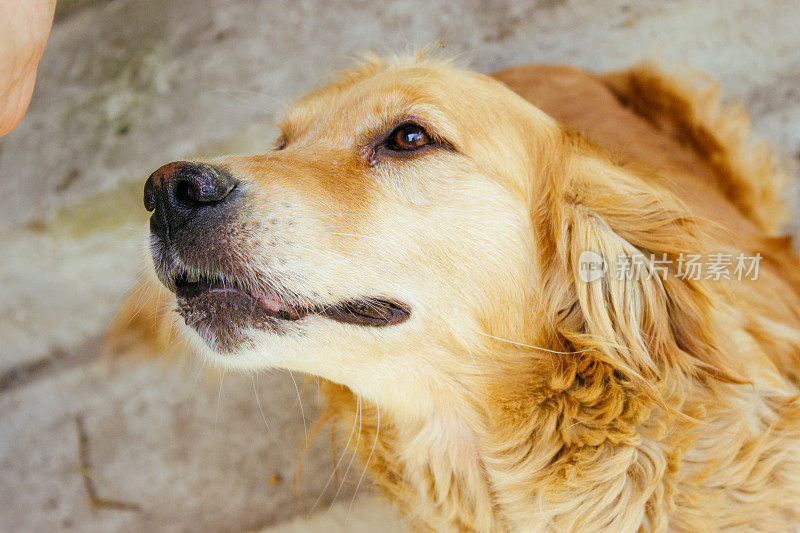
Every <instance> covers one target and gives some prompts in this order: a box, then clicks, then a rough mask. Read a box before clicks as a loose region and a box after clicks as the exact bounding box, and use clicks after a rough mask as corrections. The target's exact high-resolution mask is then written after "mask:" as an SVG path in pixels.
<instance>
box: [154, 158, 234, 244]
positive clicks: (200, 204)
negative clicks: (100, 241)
mask: <svg viewBox="0 0 800 533" xmlns="http://www.w3.org/2000/svg"><path fill="white" fill-rule="evenodd" d="M235 186H236V181H235V180H234V179H233V178H232V177H231V176H230V175H229V174H228V173H227V172H225V171H224V170H222V169H219V168H216V167H213V166H211V165H206V164H205V163H192V162H188V161H176V162H174V163H168V164H166V165H164V166H163V167H161V168H159V169H158V170H156V171H155V172H153V173H152V174H151V175H150V177H149V178H147V181H146V182H145V184H144V207H145V209H147V210H148V211H152V212H153V216H152V217H150V231H151V232H153V233H155V234H157V235H159V236H160V237H162V238H163V239H164V240H165V241H167V242H169V240H170V238H171V234H172V233H173V232H174V231H175V230H177V229H179V228H180V227H181V226H183V225H184V224H186V222H188V221H189V220H191V219H193V218H195V217H197V216H199V215H201V214H202V213H204V212H206V211H208V210H209V208H211V207H215V206H219V205H220V204H223V203H225V201H226V199H228V198H229V194H230V192H231V191H232V190H233V188H234V187H235Z"/></svg>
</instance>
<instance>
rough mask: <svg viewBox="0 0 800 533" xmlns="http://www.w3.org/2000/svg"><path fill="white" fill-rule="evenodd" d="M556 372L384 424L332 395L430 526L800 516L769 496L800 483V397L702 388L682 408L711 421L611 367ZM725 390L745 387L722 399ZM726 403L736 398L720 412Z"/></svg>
mask: <svg viewBox="0 0 800 533" xmlns="http://www.w3.org/2000/svg"><path fill="white" fill-rule="evenodd" d="M546 364H548V365H552V368H553V370H554V372H553V373H552V374H551V376H550V377H549V378H548V379H546V380H536V379H526V380H522V381H519V380H518V381H516V383H515V386H513V387H509V388H508V389H506V390H505V391H501V390H498V391H497V393H498V396H499V395H505V397H503V398H501V397H496V398H494V400H493V405H492V407H491V408H488V407H486V406H485V405H481V404H479V403H477V402H475V401H474V400H472V401H470V400H469V398H470V397H471V395H470V394H469V393H468V391H466V390H464V391H463V395H461V397H460V398H459V397H457V396H454V397H453V398H452V400H453V409H452V410H450V411H442V412H429V413H428V414H427V415H426V416H419V417H418V418H417V419H416V420H409V419H408V418H407V416H406V415H405V414H399V415H397V414H395V412H394V411H393V409H392V408H390V407H388V406H385V407H382V408H381V410H380V414H379V413H378V409H377V407H376V406H375V405H374V404H369V403H368V402H366V401H365V400H363V399H362V400H361V407H360V413H357V411H356V407H355V406H356V402H355V397H354V396H353V395H352V393H350V392H349V390H347V389H345V388H342V387H339V386H336V385H333V384H328V387H327V390H328V395H329V398H331V399H334V398H335V400H334V401H332V402H331V404H330V405H335V406H336V409H337V412H336V413H335V414H336V415H337V419H338V422H339V424H340V429H341V430H342V431H345V432H349V431H350V430H351V429H352V428H353V427H354V426H355V425H356V424H357V425H358V427H359V428H360V432H361V434H360V438H359V439H358V446H357V447H356V452H357V453H358V454H359V455H360V458H361V459H362V461H364V462H368V468H369V470H370V472H371V473H372V476H373V479H374V480H375V482H376V483H377V485H378V486H379V487H380V488H381V489H382V490H383V491H384V492H385V493H387V495H389V496H390V497H391V498H392V499H393V500H394V501H395V503H396V504H397V505H399V507H400V508H401V510H402V511H403V513H404V514H405V515H406V516H407V517H408V518H409V519H410V520H411V521H412V524H413V525H415V526H416V527H418V528H420V529H423V530H432V531H603V530H613V531H636V530H638V529H640V528H643V529H644V530H655V531H659V530H666V529H672V530H678V531H680V530H685V531H696V530H712V529H716V528H718V527H720V525H726V524H727V525H731V526H736V525H739V526H742V524H737V523H732V522H730V520H731V516H730V515H729V513H728V512H726V509H730V508H731V506H736V507H737V509H738V511H737V514H736V518H737V519H739V520H741V519H742V517H743V516H744V517H747V516H749V520H748V521H747V522H746V523H748V524H759V525H760V526H761V527H763V528H765V530H770V529H771V530H776V528H777V529H780V527H781V524H783V523H784V522H780V520H779V519H781V518H786V517H787V516H789V515H791V517H793V520H799V519H800V512H799V511H798V510H797V508H796V506H794V502H795V501H796V500H797V498H798V497H800V494H797V493H787V494H784V495H783V496H782V497H780V498H777V499H776V498H775V495H774V494H771V495H770V494H769V491H766V490H764V489H765V488H766V487H767V486H768V485H769V484H770V483H773V482H774V481H773V480H774V479H775V478H777V479H784V480H785V479H791V478H797V477H798V476H800V445H798V444H797V443H798V442H800V429H798V428H797V427H790V426H787V425H786V423H785V422H784V421H783V420H785V418H784V417H785V416H786V415H789V417H790V418H791V417H795V419H796V417H797V416H800V409H798V407H797V406H796V405H794V404H793V403H792V401H793V399H792V398H789V397H786V396H775V397H765V396H763V395H762V394H760V393H758V392H757V391H754V390H752V388H749V386H748V385H728V384H711V383H703V382H698V383H696V384H695V385H694V386H693V387H692V389H693V390H692V391H691V392H690V393H688V394H687V396H689V397H690V398H688V399H686V400H685V401H683V402H682V408H681V412H682V413H684V414H686V415H688V416H694V417H697V418H698V419H701V420H702V422H700V423H697V422H694V421H692V420H688V419H687V418H685V417H682V416H680V415H678V414H675V413H668V412H666V411H664V410H663V409H661V408H660V407H658V406H657V405H656V404H655V403H654V402H653V401H651V400H650V399H647V398H645V397H638V398H636V397H635V396H633V395H631V393H630V391H624V390H623V386H621V385H620V384H619V383H617V382H616V379H615V377H614V375H613V374H614V371H613V370H612V369H610V368H608V367H607V366H604V365H602V364H599V363H596V362H591V361H587V360H585V359H581V358H579V357H572V358H567V360H566V361H560V362H557V361H555V360H549V361H548V362H547V363H546ZM720 387H725V388H729V389H737V390H736V392H735V393H733V395H732V396H731V394H730V392H731V391H730V390H729V391H727V394H725V395H722V394H718V392H719V391H717V390H716V389H719V388H720ZM510 389H514V390H510ZM723 396H726V397H733V398H734V399H735V400H734V401H733V402H732V403H731V404H728V405H725V404H721V403H718V402H719V399H720V398H721V397H723ZM621 398H626V401H623V402H620V399H621ZM675 399H676V400H678V399H677V398H675ZM461 402H465V403H461ZM611 404H617V405H618V407H619V408H618V409H617V410H616V411H615V410H610V409H608V406H609V405H611ZM465 405H470V408H469V409H467V410H466V411H465V410H464V406H465ZM345 434H346V433H345ZM791 440H793V441H794V443H795V444H794V445H792V446H790V447H788V448H787V446H786V441H791ZM731 479H734V480H735V482H734V483H731V481H730V480H731ZM787 486H794V487H797V486H798V484H797V479H794V482H793V484H789V485H787ZM709 494H711V495H713V500H714V504H713V505H709V502H708V498H709ZM769 498H772V499H774V501H767V500H768V499H769ZM767 508H772V509H774V510H775V513H776V514H774V515H773V514H765V513H764V510H765V509H767ZM532 509H534V510H535V511H536V512H535V513H532V512H531V510H532Z"/></svg>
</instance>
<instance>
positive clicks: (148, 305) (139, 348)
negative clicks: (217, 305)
mask: <svg viewBox="0 0 800 533" xmlns="http://www.w3.org/2000/svg"><path fill="white" fill-rule="evenodd" d="M174 306H175V303H174V298H173V296H172V293H170V292H169V291H168V290H167V289H166V288H165V287H164V286H163V285H162V284H161V283H160V282H159V281H158V278H156V275H155V273H154V272H153V271H152V269H151V268H150V269H148V271H147V272H146V273H145V274H144V275H143V276H142V278H141V279H140V280H139V281H138V282H137V283H136V285H135V286H134V288H133V289H132V290H131V291H130V292H129V293H128V295H127V296H126V298H125V302H124V303H123V305H122V307H121V308H120V309H119V311H118V312H117V315H116V316H115V317H114V319H113V321H112V322H111V325H110V326H109V328H108V331H107V333H106V338H105V343H104V350H103V351H104V352H105V353H106V354H113V355H121V354H128V353H130V354H138V355H161V354H165V353H168V352H174V351H177V350H179V349H185V348H186V346H185V343H184V341H182V340H181V338H180V337H179V336H178V335H176V332H175V320H176V318H177V315H176V314H175V312H174V311H173V308H174Z"/></svg>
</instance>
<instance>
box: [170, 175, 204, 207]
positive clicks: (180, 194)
mask: <svg viewBox="0 0 800 533" xmlns="http://www.w3.org/2000/svg"><path fill="white" fill-rule="evenodd" d="M174 194H175V200H176V201H177V202H178V203H181V204H184V205H189V206H196V205H199V204H200V203H202V201H201V200H200V191H198V190H197V186H196V185H195V184H194V183H191V182H189V181H181V182H178V183H177V184H175V192H174Z"/></svg>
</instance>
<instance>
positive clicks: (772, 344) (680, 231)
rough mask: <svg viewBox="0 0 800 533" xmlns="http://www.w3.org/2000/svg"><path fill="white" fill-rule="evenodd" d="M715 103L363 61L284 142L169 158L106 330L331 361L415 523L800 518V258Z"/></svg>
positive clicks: (735, 124)
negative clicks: (134, 272)
mask: <svg viewBox="0 0 800 533" xmlns="http://www.w3.org/2000/svg"><path fill="white" fill-rule="evenodd" d="M718 100H719V99H718V97H717V95H716V93H715V90H714V89H713V87H709V86H708V85H704V84H702V83H699V80H698V79H696V78H689V77H687V76H676V75H667V74H664V73H662V72H660V71H658V70H657V69H655V68H653V67H651V66H637V67H634V68H631V69H629V70H626V71H622V72H617V73H611V74H606V75H596V74H591V73H588V72H585V71H580V70H576V69H573V68H570V67H565V66H546V65H532V66H524V67H520V68H515V69H511V70H508V71H504V72H500V73H498V74H495V75H493V76H486V75H481V74H476V73H473V72H469V71H465V70H462V69H460V68H458V67H456V66H454V65H453V64H452V63H451V62H448V61H444V60H439V59H435V58H430V57H410V58H400V59H391V60H382V59H377V58H368V59H367V60H365V61H364V62H363V63H362V64H360V65H358V66H357V67H356V68H354V69H353V70H351V71H349V72H347V73H346V74H344V75H342V76H341V77H339V78H338V79H337V80H336V81H334V82H333V83H331V84H330V85H328V86H326V87H324V88H322V89H319V90H316V91H313V92H311V93H310V94H308V95H306V96H304V97H302V98H301V99H299V100H298V101H297V102H296V103H295V104H294V105H293V106H292V107H291V108H290V109H289V110H288V112H286V114H285V116H284V118H283V120H282V121H281V123H280V124H281V126H280V127H281V131H282V134H281V135H280V138H279V139H278V140H277V142H276V144H275V146H274V149H273V150H271V151H269V152H268V153H265V154H260V155H249V156H226V157H218V158H214V159H206V160H202V161H200V160H197V161H180V162H174V163H170V164H167V165H165V166H163V167H161V168H159V169H158V170H156V171H155V172H154V173H153V174H152V176H150V178H149V179H148V180H147V182H146V184H145V188H144V203H145V206H146V208H147V209H148V210H149V211H151V212H152V218H151V219H150V236H149V244H150V248H151V251H152V258H153V262H152V264H153V268H152V279H150V280H144V281H143V282H142V283H141V286H140V288H139V290H138V291H134V293H133V294H132V296H131V299H130V301H129V302H128V304H126V306H125V308H124V309H123V311H122V314H121V317H120V318H119V320H118V321H117V322H116V324H115V326H114V329H113V331H112V335H113V337H112V338H113V339H116V340H117V341H119V339H121V338H126V339H128V341H129V342H130V341H133V342H135V343H137V345H139V346H141V345H143V344H144V343H149V345H150V346H151V347H153V348H154V349H160V348H163V346H162V345H163V343H164V342H166V340H167V339H168V338H170V337H173V336H178V337H180V338H181V339H184V340H185V341H186V342H187V343H188V345H191V346H192V347H193V349H195V350H196V351H197V352H199V353H200V354H201V355H202V356H203V357H205V358H207V359H208V360H210V361H212V362H213V363H214V364H216V365H220V366H222V367H226V368H232V369H240V370H245V371H253V372H257V371H262V370H265V369H270V368H284V369H290V370H293V371H300V372H304V373H307V374H310V375H313V376H317V377H318V378H319V379H320V380H321V383H322V388H323V390H324V393H325V398H326V400H327V407H328V409H329V416H330V417H331V418H332V419H333V420H335V423H336V424H338V427H339V429H340V434H341V436H342V437H343V439H342V441H343V442H345V439H346V444H345V445H346V446H347V447H349V448H351V449H353V450H354V451H355V453H357V454H358V456H359V457H360V459H361V460H363V462H364V463H366V464H367V465H368V470H369V472H370V474H371V477H372V479H373V480H374V482H375V484H376V485H377V486H378V487H380V488H381V490H382V491H383V492H384V493H385V494H386V495H388V496H389V497H390V498H391V499H392V500H393V501H394V502H395V503H396V504H397V505H398V506H399V508H400V509H401V511H402V512H403V513H404V514H405V515H406V516H407V518H408V520H409V521H410V523H411V524H412V525H413V526H414V527H416V528H418V529H421V530H432V531H496V532H501V531H525V532H535V531H614V532H618V531H691V532H695V531H716V530H734V531H770V532H774V531H788V530H797V528H798V527H799V526H798V525H799V524H800V402H798V399H797V398H798V387H799V386H800V262H798V257H797V255H796V254H795V252H794V251H793V247H792V242H791V239H790V238H788V237H781V236H780V234H779V233H778V232H779V228H780V225H781V223H782V221H783V217H784V212H783V211H782V209H781V207H780V202H779V197H780V189H779V184H776V182H777V178H778V176H779V172H778V170H776V164H775V161H774V158H773V157H772V156H771V155H770V153H769V151H768V150H767V149H765V148H763V147H760V145H758V144H757V143H756V144H753V143H751V142H750V141H749V140H748V139H747V136H748V132H747V128H748V126H747V117H746V115H745V114H744V112H743V111H741V110H740V109H738V108H727V107H724V106H721V105H720V104H719V101H718ZM689 267H692V268H691V269H690V268H689ZM156 278H157V281H155V280H156ZM175 311H176V312H175ZM176 318H177V320H175V319H176ZM354 428H355V429H354ZM354 433H355V434H354ZM348 435H349V436H350V438H347V436H348Z"/></svg>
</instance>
